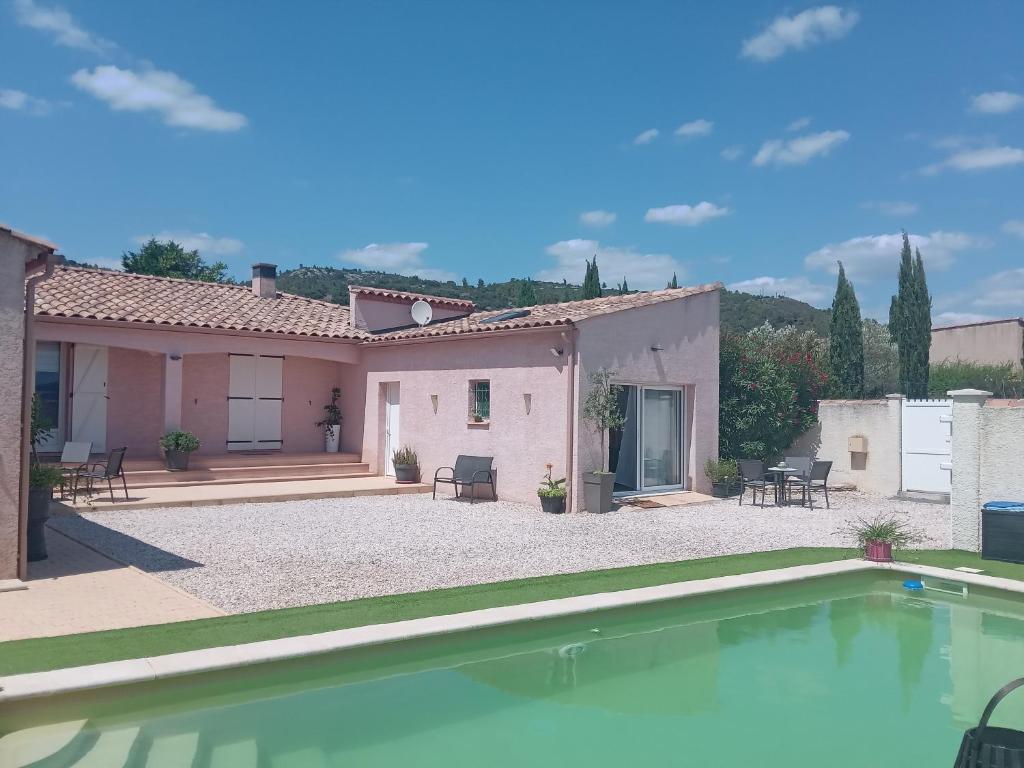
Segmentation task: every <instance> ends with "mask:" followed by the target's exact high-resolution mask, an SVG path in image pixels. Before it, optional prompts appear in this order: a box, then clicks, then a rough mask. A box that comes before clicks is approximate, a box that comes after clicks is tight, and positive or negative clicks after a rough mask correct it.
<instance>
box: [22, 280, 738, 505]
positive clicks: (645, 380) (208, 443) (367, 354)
mask: <svg viewBox="0 0 1024 768" xmlns="http://www.w3.org/2000/svg"><path fill="white" fill-rule="evenodd" d="M720 287H721V286H720V285H719V284H714V285H705V286H699V287H693V288H679V289H671V290H663V291H653V292H650V293H637V294H630V295H626V296H609V297H605V298H599V299H591V300H587V301H576V302H569V303H564V304H557V305H542V306H535V307H527V308H522V309H515V310H494V311H477V310H476V308H475V307H474V305H473V304H472V302H470V301H466V300H461V299H451V298H444V297H437V296H425V295H419V294H413V293H406V292H402V291H391V290H384V289H379V288H367V287H358V286H352V287H351V288H350V295H349V306H348V307H343V306H339V305H336V304H332V303H329V302H325V301H318V300H314V299H308V298H302V297H299V296H293V295H289V294H285V293H281V292H279V291H278V290H277V286H276V268H275V267H274V266H273V265H269V264H256V265H254V267H253V279H252V286H251V287H249V286H241V285H223V284H213V283H202V282H195V281H187V280H179V279H171V278H162V277H152V276H146V275H135V274H128V273H123V272H117V271H109V270H97V269H84V268H78V267H69V266H60V267H57V268H56V269H55V270H54V271H53V275H52V277H51V278H50V279H48V280H47V281H45V282H43V283H41V284H40V285H39V286H38V289H37V291H36V297H35V322H34V325H35V337H36V355H35V357H36V363H35V385H36V390H37V392H38V393H39V396H40V398H41V400H42V403H43V407H44V410H45V411H46V412H47V413H48V414H49V415H50V416H51V419H52V423H53V424H54V425H55V426H54V429H53V430H52V431H51V433H50V434H49V435H48V437H47V443H46V445H45V446H44V448H49V449H50V450H54V451H56V450H59V448H60V446H61V445H62V444H63V442H64V441H65V440H71V439H74V440H88V441H90V442H92V444H93V446H94V450H95V451H98V452H101V451H103V450H108V449H110V448H114V447H120V446H127V447H128V452H129V456H134V457H142V456H157V455H158V453H159V448H158V439H159V437H160V435H161V434H162V433H164V432H165V431H168V430H172V429H184V430H189V431H191V432H194V433H195V434H196V435H197V436H198V437H199V439H200V441H201V443H202V447H201V448H200V453H201V454H202V453H206V454H228V453H231V452H236V451H243V452H254V451H259V452H269V453H302V452H309V451H320V450H323V433H322V430H320V429H317V428H315V427H314V423H315V422H316V421H317V420H318V419H319V418H320V416H321V414H322V412H323V405H324V404H325V402H326V401H327V400H328V398H329V394H330V391H331V389H332V387H339V388H340V389H341V393H342V395H341V400H340V406H341V410H342V413H343V415H344V422H343V425H342V429H341V448H342V450H343V451H345V452H349V453H353V454H360V455H361V457H362V461H363V462H365V463H366V464H368V465H369V468H370V471H372V472H374V473H377V474H380V475H389V474H393V467H392V466H391V461H390V457H391V454H392V452H393V451H394V450H395V449H396V448H398V447H399V446H400V445H406V444H408V445H411V446H412V447H414V448H415V449H416V450H417V452H418V454H419V457H420V464H421V467H422V471H423V477H424V478H425V479H428V480H429V479H430V478H432V477H433V474H434V471H435V469H436V468H438V467H440V466H445V465H451V464H452V463H453V462H454V460H455V457H456V456H457V455H458V454H460V453H466V454H477V455H488V456H494V458H495V461H494V465H495V467H496V468H497V472H498V481H497V483H498V493H499V496H500V497H501V498H505V499H511V500H518V501H527V502H531V503H536V501H537V497H536V488H537V486H538V483H539V481H540V479H541V477H542V475H543V474H544V472H545V465H546V464H548V463H550V464H553V465H554V472H555V475H556V476H558V477H561V476H568V477H569V478H570V481H569V486H570V505H571V506H575V507H576V508H579V500H580V496H581V493H582V488H581V483H580V482H579V481H578V478H579V475H580V473H581V472H585V471H588V470H592V469H594V468H599V467H600V465H601V463H602V457H601V455H600V450H601V449H600V446H601V444H602V441H601V440H600V435H599V434H598V433H596V432H595V431H594V430H593V429H592V428H591V427H590V426H589V425H588V424H587V423H586V422H584V421H581V419H580V415H579V403H580V402H581V395H582V394H584V393H585V392H586V388H587V386H588V384H587V382H588V376H589V375H590V374H591V373H593V372H595V371H597V370H599V369H602V368H605V369H609V370H612V371H615V375H616V377H617V380H618V381H619V382H620V383H622V384H623V391H622V397H621V399H622V405H623V409H624V411H625V413H626V417H627V421H626V425H625V427H624V428H623V430H621V432H620V433H618V434H617V435H613V436H612V440H611V441H610V443H611V447H610V449H609V450H610V451H611V452H612V455H611V456H610V457H609V458H610V460H611V461H610V466H612V467H616V468H617V470H616V471H617V475H618V485H617V490H619V491H621V492H636V491H641V490H651V489H661V488H665V489H670V488H671V489H678V488H697V489H704V487H705V485H706V480H705V478H704V476H703V472H702V468H703V464H704V462H705V460H706V459H707V458H709V457H712V456H714V455H716V451H717V434H718V301H719V288H720Z"/></svg>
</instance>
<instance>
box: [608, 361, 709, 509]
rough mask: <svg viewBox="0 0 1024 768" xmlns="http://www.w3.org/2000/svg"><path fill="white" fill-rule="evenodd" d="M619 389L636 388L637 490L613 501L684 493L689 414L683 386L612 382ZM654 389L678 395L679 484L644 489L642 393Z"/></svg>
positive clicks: (616, 493) (625, 492)
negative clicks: (633, 497)
mask: <svg viewBox="0 0 1024 768" xmlns="http://www.w3.org/2000/svg"><path fill="white" fill-rule="evenodd" d="M612 383H613V384H616V385H618V386H620V387H636V390H637V392H636V402H637V405H636V409H637V417H636V446H637V451H636V478H637V483H638V485H639V486H640V487H639V488H637V489H636V490H633V491H616V492H615V493H614V494H613V496H614V497H615V498H626V497H629V496H647V495H650V494H657V493H676V492H678V491H685V490H687V482H686V480H687V474H686V467H687V463H688V462H689V458H690V456H689V453H690V452H689V440H687V434H688V429H689V414H688V413H687V407H686V388H687V385H685V384H647V383H644V382H639V381H615V382H612ZM647 389H657V390H668V391H672V392H678V393H679V443H680V445H679V479H680V481H681V482H679V483H677V484H674V485H649V486H645V485H644V484H643V482H644V475H643V461H644V443H643V438H644V413H643V411H644V390H647Z"/></svg>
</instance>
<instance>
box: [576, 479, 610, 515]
mask: <svg viewBox="0 0 1024 768" xmlns="http://www.w3.org/2000/svg"><path fill="white" fill-rule="evenodd" d="M614 488H615V474H614V473H613V472H587V473H585V474H584V475H583V506H584V507H585V508H586V510H587V512H596V513H600V514H604V513H605V512H611V511H612V491H613V490H614Z"/></svg>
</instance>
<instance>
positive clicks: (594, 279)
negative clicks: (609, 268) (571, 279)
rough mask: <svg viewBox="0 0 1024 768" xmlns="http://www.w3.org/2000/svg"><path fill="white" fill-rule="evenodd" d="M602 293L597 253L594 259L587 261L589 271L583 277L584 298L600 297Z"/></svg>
mask: <svg viewBox="0 0 1024 768" xmlns="http://www.w3.org/2000/svg"><path fill="white" fill-rule="evenodd" d="M601 295H602V293H601V275H600V273H599V272H598V269H597V255H596V254H595V255H594V260H593V261H592V262H591V261H588V262H587V273H586V275H584V277H583V298H584V299H599V298H601Z"/></svg>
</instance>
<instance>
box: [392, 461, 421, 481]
mask: <svg viewBox="0 0 1024 768" xmlns="http://www.w3.org/2000/svg"><path fill="white" fill-rule="evenodd" d="M419 476H420V468H419V466H418V465H416V464H395V482H396V483H415V482H416V481H417V480H419Z"/></svg>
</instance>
